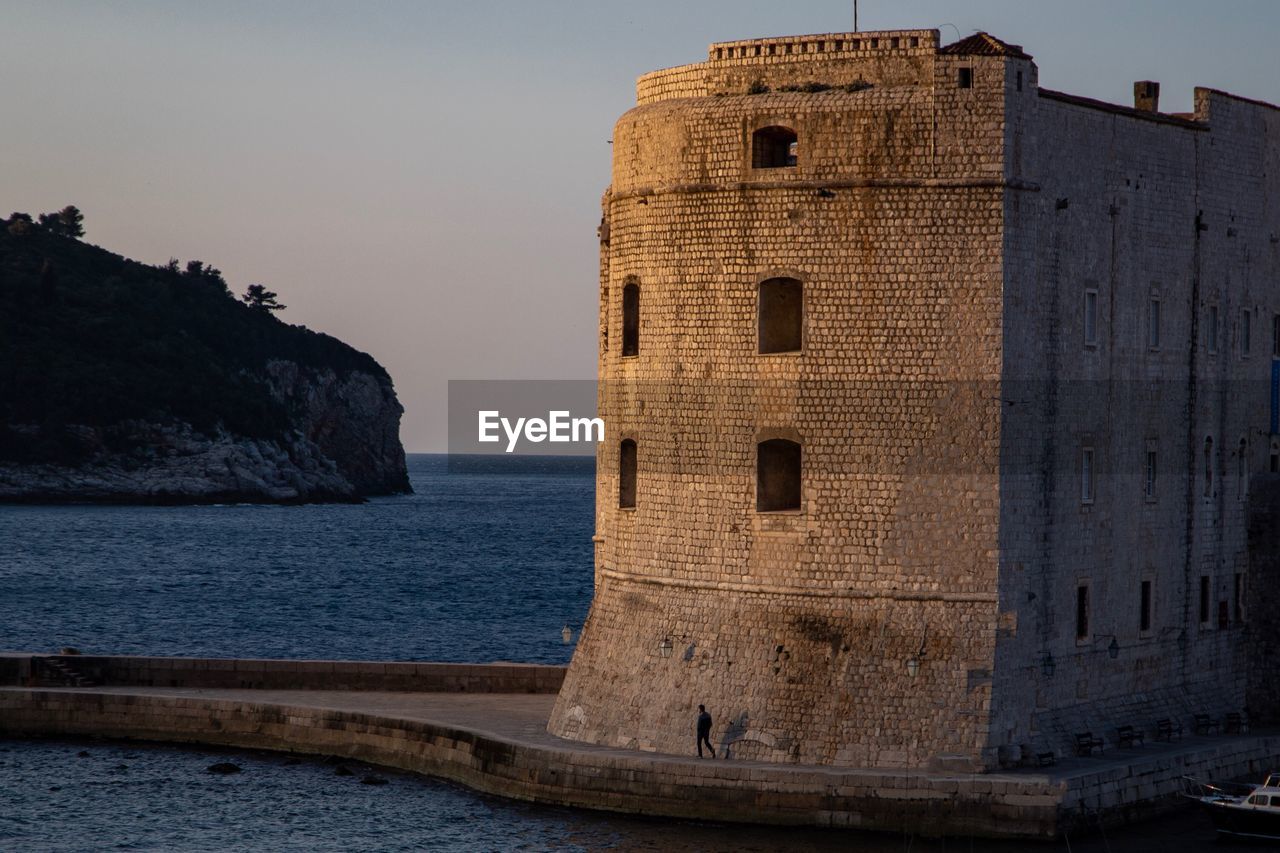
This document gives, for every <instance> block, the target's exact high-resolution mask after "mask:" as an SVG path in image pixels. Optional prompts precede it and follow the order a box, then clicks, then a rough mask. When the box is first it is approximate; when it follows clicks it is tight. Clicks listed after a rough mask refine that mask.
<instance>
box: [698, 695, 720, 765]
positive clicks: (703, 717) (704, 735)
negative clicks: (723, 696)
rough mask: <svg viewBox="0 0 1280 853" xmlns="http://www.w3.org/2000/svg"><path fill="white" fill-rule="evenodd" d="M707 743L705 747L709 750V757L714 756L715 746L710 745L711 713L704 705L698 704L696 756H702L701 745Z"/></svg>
mask: <svg viewBox="0 0 1280 853" xmlns="http://www.w3.org/2000/svg"><path fill="white" fill-rule="evenodd" d="M704 743H705V744H706V745H707V749H709V750H711V757H712V758H715V757H716V748H715V747H714V746H712V745H711V715H710V714H708V713H707V706H706V705H699V706H698V757H699V758H701V757H702V745H703V744H704Z"/></svg>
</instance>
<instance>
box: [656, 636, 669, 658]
mask: <svg viewBox="0 0 1280 853" xmlns="http://www.w3.org/2000/svg"><path fill="white" fill-rule="evenodd" d="M658 654H660V655H662V656H663V657H664V658H669V657H671V638H670V637H663V638H662V642H661V643H658Z"/></svg>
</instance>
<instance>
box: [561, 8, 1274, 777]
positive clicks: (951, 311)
mask: <svg viewBox="0 0 1280 853" xmlns="http://www.w3.org/2000/svg"><path fill="white" fill-rule="evenodd" d="M637 90H638V106H637V107H636V108H635V109H633V110H631V111H630V112H628V113H627V114H626V115H625V116H623V117H622V119H621V120H620V121H619V122H618V125H617V127H616V129H615V133H614V137H613V150H614V164H613V179H612V185H611V186H610V187H609V189H608V191H607V192H606V194H605V196H604V204H603V207H604V218H603V222H602V225H601V233H600V236H601V272H600V352H599V376H600V379H601V390H600V399H599V403H600V411H601V413H602V415H603V417H604V418H605V420H606V423H607V425H608V430H609V434H608V437H607V441H606V443H604V444H603V445H602V446H601V448H600V450H599V456H598V475H597V478H598V479H597V501H596V533H597V535H596V540H595V541H596V594H595V600H594V603H593V606H592V610H591V614H590V617H589V619H588V621H587V624H586V626H585V628H584V630H583V633H582V636H581V639H580V642H579V646H578V649H577V652H576V654H575V656H574V660H573V663H572V665H571V667H570V670H569V674H568V677H567V679H566V682H565V685H564V688H563V690H562V692H561V694H560V696H559V699H558V702H557V704H556V707H555V711H554V713H553V715H552V718H551V722H550V726H549V728H550V731H551V732H553V733H555V734H557V735H560V736H563V737H567V738H573V739H579V740H584V741H590V742H594V743H601V744H608V745H615V746H624V747H632V748H636V749H641V750H661V751H670V752H689V751H691V750H692V748H693V720H694V716H695V712H696V707H697V705H698V703H705V704H706V705H707V706H708V708H709V709H710V710H711V711H712V712H713V713H714V714H715V716H716V720H717V723H716V731H715V733H714V734H715V738H714V739H715V740H716V741H717V742H718V743H721V744H723V745H724V746H726V747H727V749H728V752H729V754H730V756H732V757H738V758H752V759H764V760H771V761H788V762H801V763H810V764H829V765H847V766H848V765H852V766H867V767H902V766H935V767H937V766H942V767H950V768H955V769H967V768H972V769H992V768H996V767H1000V766H1009V765H1012V764H1016V763H1018V762H1020V761H1023V760H1025V758H1026V757H1027V756H1029V755H1033V754H1035V753H1036V752H1038V751H1041V750H1045V749H1053V750H1055V751H1057V752H1058V753H1059V754H1063V753H1064V752H1067V751H1069V749H1070V741H1071V738H1072V735H1073V733H1074V732H1076V731H1083V730H1086V729H1088V730H1092V731H1094V732H1095V733H1098V734H1102V735H1103V736H1104V737H1106V738H1107V739H1112V738H1113V737H1114V735H1115V729H1116V728H1117V727H1118V726H1121V725H1134V726H1137V727H1138V728H1145V729H1151V728H1153V727H1154V722H1155V720H1157V719H1163V718H1172V719H1177V720H1179V721H1183V724H1184V726H1188V725H1189V724H1190V716H1191V715H1192V714H1194V713H1202V712H1203V713H1210V714H1217V715H1221V714H1224V713H1227V712H1232V711H1240V710H1242V709H1243V708H1245V707H1246V706H1247V705H1249V704H1250V702H1251V701H1255V700H1256V699H1258V698H1259V697H1262V698H1265V699H1266V700H1267V701H1273V700H1274V698H1275V697H1274V696H1265V697H1263V695H1262V691H1263V690H1266V689H1268V687H1267V686H1268V685H1270V684H1272V683H1273V682H1272V681H1271V680H1270V679H1269V678H1263V677H1260V676H1259V673H1260V672H1262V670H1260V669H1259V668H1258V667H1257V666H1255V665H1254V664H1253V663H1252V661H1254V660H1255V659H1267V660H1274V659H1276V657H1277V656H1276V654H1275V652H1276V651H1280V649H1264V648H1262V647H1261V645H1260V642H1261V641H1260V639H1259V636H1258V635H1259V633H1268V634H1269V633H1274V632H1259V625H1258V623H1259V621H1260V620H1261V619H1262V618H1264V614H1260V613H1254V612H1251V610H1252V609H1257V608H1251V606H1250V605H1251V600H1252V599H1251V597H1252V596H1253V595H1254V590H1255V587H1256V588H1258V589H1259V590H1260V589H1262V588H1264V587H1266V581H1265V580H1260V579H1259V578H1258V577H1257V573H1258V572H1260V571H1264V570H1268V567H1269V565H1270V564H1272V563H1275V562H1276V560H1275V557H1274V555H1273V551H1274V543H1272V544H1271V545H1268V546H1266V548H1267V549H1268V550H1266V551H1265V552H1264V553H1261V554H1258V553H1256V552H1257V549H1258V547H1261V546H1259V545H1258V544H1257V543H1259V542H1262V541H1263V540H1265V539H1266V536H1265V535H1262V536H1260V535H1258V534H1257V531H1256V530H1255V536H1254V537H1253V540H1252V541H1253V542H1254V543H1255V553H1254V554H1253V555H1252V558H1251V554H1250V546H1249V542H1250V541H1251V540H1250V538H1249V536H1248V528H1249V523H1248V522H1249V513H1250V508H1251V506H1253V505H1254V504H1256V502H1257V501H1258V495H1259V494H1261V493H1263V492H1266V493H1267V494H1271V492H1269V491H1268V490H1269V489H1270V485H1269V478H1268V477H1267V476H1266V474H1265V472H1268V471H1275V470H1276V469H1277V467H1278V466H1280V444H1277V442H1276V435H1275V434H1276V432H1277V424H1276V421H1277V414H1276V406H1277V403H1276V398H1275V392H1274V391H1272V385H1271V377H1272V376H1273V370H1274V368H1273V356H1275V355H1280V319H1277V317H1280V245H1278V244H1280V186H1278V183H1277V182H1278V181H1280V145H1278V144H1277V143H1278V141H1280V111H1278V110H1277V109H1276V108H1275V107H1272V106H1269V105H1267V104H1262V103H1258V102H1254V101H1249V100H1246V99H1244V98H1240V97H1236V96H1232V95H1228V94H1225V93H1221V92H1217V91H1212V90H1207V89H1197V90H1196V93H1195V112H1194V113H1193V114H1187V115H1170V114H1166V113H1161V112H1159V111H1158V94H1159V87H1158V85H1157V84H1154V83H1145V82H1144V83H1142V84H1139V85H1137V86H1136V87H1135V95H1136V97H1135V106H1134V107H1132V108H1129V107H1120V106H1114V105H1109V104H1103V103H1099V102H1095V101H1091V100H1088V99H1084V98H1080V97H1075V96H1071V95H1066V94H1062V93H1059V92H1053V91H1049V90H1047V89H1041V88H1040V87H1039V82H1038V75H1037V68H1036V66H1035V64H1034V63H1033V62H1032V60H1031V57H1030V56H1028V55H1027V54H1026V53H1024V52H1023V51H1022V49H1021V48H1019V47H1016V46H1013V45H1009V44H1005V43H1003V42H1001V41H999V40H998V39H996V38H993V37H991V36H989V35H986V34H982V33H980V34H977V35H974V36H972V37H969V38H966V39H964V40H962V41H960V42H958V43H956V44H952V45H949V46H945V47H942V46H940V44H939V39H938V33H937V31H934V30H910V31H896V32H863V33H843V34H827V35H815V36H802V37H788V38H767V39H758V40H751V41H740V42H728V43H723V44H715V45H712V46H711V48H710V52H709V56H708V59H707V61H706V62H702V63H697V64H693V65H687V66H682V67H679V68H673V69H668V70H665V71H658V72H654V73H652V74H648V75H645V76H644V77H641V78H640V80H639V83H638V86H637ZM1251 477H1252V479H1253V483H1252V485H1251ZM1254 514H1255V515H1257V516H1259V517H1262V514H1263V513H1262V510H1261V509H1259V508H1258V507H1257V506H1254ZM1257 594H1258V595H1261V594H1262V593H1261V592H1258V593H1257ZM1251 623H1253V624H1251ZM1251 627H1252V628H1253V631H1252V632H1251V631H1250V628H1251ZM1267 672H1270V670H1267ZM1251 674H1252V679H1251ZM1270 689H1274V688H1270ZM1149 737H1150V735H1149Z"/></svg>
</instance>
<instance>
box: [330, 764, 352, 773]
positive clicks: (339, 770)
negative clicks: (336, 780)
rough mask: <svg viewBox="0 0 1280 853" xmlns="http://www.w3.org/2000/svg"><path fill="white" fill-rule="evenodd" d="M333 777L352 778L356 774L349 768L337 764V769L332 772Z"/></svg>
mask: <svg viewBox="0 0 1280 853" xmlns="http://www.w3.org/2000/svg"><path fill="white" fill-rule="evenodd" d="M333 775H334V776H354V775H356V774H355V773H353V772H352V771H351V769H350V768H348V767H343V766H342V765H341V764H339V765H338V766H337V768H336V769H335V770H334V771H333Z"/></svg>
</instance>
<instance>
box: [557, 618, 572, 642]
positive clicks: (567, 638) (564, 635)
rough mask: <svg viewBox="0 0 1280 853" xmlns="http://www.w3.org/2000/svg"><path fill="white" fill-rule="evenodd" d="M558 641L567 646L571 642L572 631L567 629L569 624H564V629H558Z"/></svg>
mask: <svg viewBox="0 0 1280 853" xmlns="http://www.w3.org/2000/svg"><path fill="white" fill-rule="evenodd" d="M560 639H561V640H563V641H564V644H565V645H566V646H567V645H569V644H570V643H572V642H573V629H572V628H570V627H569V623H568V622H566V623H564V627H563V628H561V629H560Z"/></svg>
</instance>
